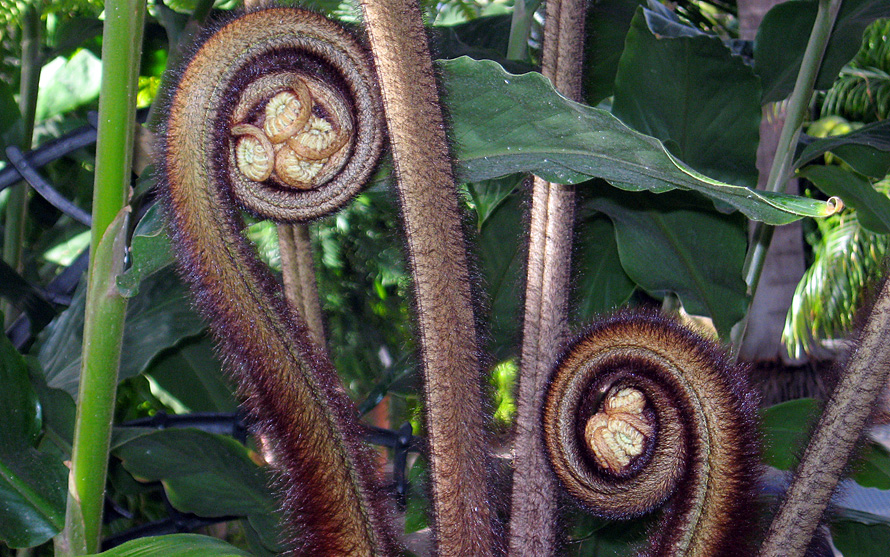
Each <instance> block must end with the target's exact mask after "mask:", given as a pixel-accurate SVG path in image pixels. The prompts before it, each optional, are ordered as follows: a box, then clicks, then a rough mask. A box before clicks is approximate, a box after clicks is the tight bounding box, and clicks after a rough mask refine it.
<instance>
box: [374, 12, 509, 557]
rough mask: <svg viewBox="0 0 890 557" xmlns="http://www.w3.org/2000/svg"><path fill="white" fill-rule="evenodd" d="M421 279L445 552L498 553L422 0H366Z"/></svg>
mask: <svg viewBox="0 0 890 557" xmlns="http://www.w3.org/2000/svg"><path fill="white" fill-rule="evenodd" d="M362 9H363V11H364V15H365V24H366V26H367V31H368V35H369V38H370V42H371V52H372V54H373V56H374V63H375V66H376V68H377V76H378V79H379V81H380V89H381V92H382V95H383V102H384V107H385V115H386V122H387V127H388V129H389V135H390V142H391V144H392V151H393V159H394V161H395V173H396V178H397V183H398V192H399V199H400V202H401V207H402V217H403V221H404V226H405V232H406V237H407V247H408V260H409V263H410V266H411V272H412V276H413V278H414V291H415V300H416V308H417V314H418V316H417V320H418V330H419V341H420V342H419V345H420V350H421V359H422V365H423V373H424V385H423V390H424V395H425V400H426V428H427V435H428V439H429V458H430V468H431V475H430V476H431V484H432V497H433V518H434V522H435V535H436V542H437V547H438V552H439V553H440V554H442V555H473V556H476V555H479V556H482V555H491V554H492V553H493V552H494V541H493V529H492V517H491V514H492V513H491V509H490V508H489V504H488V501H487V486H486V484H487V482H486V476H487V463H486V460H487V457H486V442H485V434H484V421H485V413H484V412H483V406H482V385H481V378H480V369H479V368H480V364H479V355H478V353H477V350H478V348H477V346H478V340H477V338H476V337H477V333H476V329H475V319H474V315H473V305H472V297H471V292H470V274H469V272H468V269H467V254H466V247H465V242H464V233H463V230H462V227H461V217H460V210H459V204H458V194H457V189H456V187H455V182H454V176H453V174H452V169H451V158H450V155H449V151H448V144H447V141H446V135H445V126H444V122H443V117H442V111H441V109H440V106H439V102H438V91H437V89H436V80H435V76H434V74H433V66H432V61H431V59H430V52H429V47H428V45H427V38H426V34H425V32H424V28H423V22H422V20H421V13H420V8H419V6H418V4H417V1H416V0H412V1H406V0H374V1H372V0H363V1H362Z"/></svg>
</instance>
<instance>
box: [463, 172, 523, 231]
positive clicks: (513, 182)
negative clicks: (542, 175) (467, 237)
mask: <svg viewBox="0 0 890 557" xmlns="http://www.w3.org/2000/svg"><path fill="white" fill-rule="evenodd" d="M521 181H522V177H520V176H505V177H504V178H498V179H495V180H484V181H482V182H477V183H475V184H467V189H468V190H469V193H470V198H471V199H472V201H473V208H474V209H476V222H477V225H476V228H478V229H481V228H482V227H483V226H484V225H485V221H486V220H488V217H489V216H491V214H492V213H493V212H494V211H495V209H497V208H498V207H500V206H501V203H503V202H504V200H506V199H507V198H508V197H509V196H510V194H512V193H513V192H514V191H515V190H516V188H517V187H518V186H519V184H520V182H521Z"/></svg>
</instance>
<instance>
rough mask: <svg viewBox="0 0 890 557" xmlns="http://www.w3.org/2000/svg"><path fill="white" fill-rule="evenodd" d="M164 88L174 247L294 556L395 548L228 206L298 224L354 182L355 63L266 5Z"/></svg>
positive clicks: (361, 461) (362, 172)
mask: <svg viewBox="0 0 890 557" xmlns="http://www.w3.org/2000/svg"><path fill="white" fill-rule="evenodd" d="M173 81H174V82H175V87H174V88H173V89H172V90H171V92H170V94H169V99H170V100H169V116H168V118H167V121H166V124H165V130H164V133H163V135H162V139H161V144H160V145H159V149H158V152H159V153H160V157H161V158H160V160H159V161H158V162H159V167H160V182H161V185H162V191H163V192H164V195H165V197H166V202H167V208H168V212H169V215H170V221H171V228H172V231H173V236H174V245H175V246H176V247H177V255H178V257H179V260H180V264H181V267H182V269H183V273H184V275H185V276H186V278H187V279H188V280H189V281H190V282H191V284H192V287H193V291H194V293H195V295H196V299H197V305H198V307H199V308H200V310H201V311H202V313H203V314H204V315H205V316H207V317H208V318H209V319H210V321H211V326H212V329H213V331H214V333H215V335H216V337H217V339H218V340H219V343H220V347H221V349H222V351H223V352H224V354H225V355H226V360H227V364H228V365H227V367H228V369H229V370H231V371H232V373H233V374H234V375H235V376H236V378H237V379H238V383H239V391H240V393H241V394H242V396H243V397H244V398H245V400H246V404H247V406H248V409H249V411H250V414H251V416H252V417H253V419H254V423H255V424H256V427H257V429H258V431H259V433H261V434H262V435H264V437H266V438H268V439H271V450H272V457H273V460H274V462H275V465H276V467H277V468H279V470H280V471H281V474H280V478H281V483H282V484H283V490H282V491H283V498H284V502H285V509H286V511H287V514H288V516H289V520H290V522H291V524H292V525H293V526H292V532H291V533H292V535H293V536H295V537H298V539H295V540H294V541H295V544H296V545H295V547H296V548H297V549H296V550H297V551H299V550H301V549H302V550H304V551H305V550H308V549H311V550H312V551H313V552H314V553H317V554H320V555H347V554H348V555H387V554H395V553H397V552H398V547H397V545H398V544H397V543H396V542H395V536H394V535H393V533H392V531H391V529H390V527H389V524H388V521H387V519H386V516H387V513H386V509H385V508H384V507H385V504H384V502H383V499H382V498H381V496H380V494H379V493H378V490H377V487H376V478H375V477H374V473H373V471H372V470H370V468H369V467H368V466H369V463H371V462H373V457H372V456H371V454H370V451H369V449H367V448H365V447H364V446H362V444H361V443H360V441H359V438H360V434H359V432H358V431H357V426H356V423H357V421H356V419H357V416H356V413H355V410H354V407H353V405H352V403H351V402H350V400H349V399H348V397H347V396H346V394H345V392H344V391H343V389H342V386H341V385H340V383H339V380H338V378H337V376H336V372H335V371H334V369H333V367H332V366H331V364H330V362H329V361H328V360H327V358H326V357H325V356H324V354H323V353H322V352H321V351H320V350H319V349H318V347H317V345H315V344H314V343H313V342H311V341H310V340H309V333H308V331H307V329H306V326H305V324H304V322H303V320H302V319H301V318H300V317H299V316H298V314H297V313H296V312H295V311H294V310H293V309H292V308H291V307H289V306H288V305H287V304H286V303H285V302H284V301H283V300H282V297H281V296H280V295H278V294H277V290H278V285H277V284H276V281H275V280H274V279H273V277H272V276H271V275H270V273H269V272H268V270H267V269H266V268H265V267H263V266H262V265H261V264H260V263H259V262H258V261H257V259H256V254H255V250H254V249H253V248H252V247H251V246H250V245H249V243H248V242H247V241H246V239H245V238H244V236H243V235H242V233H241V231H242V230H243V228H244V223H243V221H242V219H241V216H240V210H239V207H238V206H239V205H240V207H242V208H246V209H248V210H250V211H251V212H253V213H255V214H257V215H260V216H262V217H265V218H272V219H275V220H277V221H280V222H294V221H300V220H305V219H309V218H317V217H318V216H321V215H323V214H325V213H328V212H330V211H332V210H334V209H336V208H338V207H339V206H341V205H342V204H343V203H345V202H346V201H347V200H348V199H349V198H350V197H351V196H352V195H353V194H354V193H356V192H357V191H358V190H359V189H360V188H361V187H362V185H363V184H364V182H365V180H366V179H367V177H368V176H369V174H370V172H371V171H372V170H373V169H374V166H375V164H376V160H377V157H378V156H379V152H380V149H381V145H382V136H383V132H382V125H381V123H380V122H379V120H378V116H377V115H378V114H379V103H380V101H379V93H378V92H377V88H376V85H375V81H374V76H373V72H372V70H371V68H370V64H369V61H368V59H367V57H366V54H365V52H364V51H363V50H362V49H361V48H360V47H359V45H358V43H357V42H356V41H355V40H354V38H353V37H352V36H350V35H349V34H348V33H346V32H345V31H343V30H342V29H341V28H340V27H338V26H337V25H335V24H333V23H332V22H330V21H328V20H326V19H324V18H323V17H321V16H318V15H316V14H312V13H309V12H305V11H302V10H297V9H289V8H271V9H267V10H259V11H255V12H249V13H246V14H243V15H241V16H239V17H237V18H232V19H230V20H227V21H223V22H221V23H219V24H218V25H217V26H216V27H215V29H214V30H213V31H212V32H208V33H207V34H206V35H205V36H204V38H203V39H202V40H201V42H199V44H198V46H197V47H195V49H194V51H193V54H192V56H191V59H190V60H189V62H188V63H187V64H186V65H185V66H184V67H183V68H182V69H180V71H179V73H178V74H177V75H176V76H175V79H174V80H173ZM313 119H315V120H313ZM273 120H274V121H273ZM343 134H346V135H348V138H347V139H346V140H343V139H342V136H343ZM306 136H316V137H306ZM247 137H250V138H252V139H250V140H248V139H246V138H247ZM247 141H249V142H250V143H248V144H246V145H244V143H245V142H247ZM295 142H296V143H299V144H300V145H298V146H297V149H296V150H295V151H294V143H295ZM269 145H272V146H273V147H272V149H271V151H270V150H269V149H268V146H269ZM276 146H277V147H276ZM285 149H290V150H291V151H294V153H295V157H296V158H297V159H298V161H297V164H303V165H308V166H309V167H311V168H310V170H309V173H308V174H306V173H305V172H304V173H303V174H301V176H302V178H299V179H297V180H296V181H297V182H298V183H297V184H294V183H293V181H294V180H293V177H292V176H288V175H287V171H285V170H281V169H280V168H279V167H280V164H279V163H278V160H277V157H279V156H281V153H282V152H284V150H285ZM301 149H302V150H301ZM288 156H290V155H288ZM322 159H325V160H322ZM306 161H309V163H307V162H306ZM270 162H271V165H270V166H271V170H270V169H269V168H259V170H257V168H255V167H257V166H259V167H262V166H263V164H266V163H270ZM313 165H314V166H313ZM315 167H319V168H317V171H315V170H313V168H315ZM303 170H305V168H304V169H303Z"/></svg>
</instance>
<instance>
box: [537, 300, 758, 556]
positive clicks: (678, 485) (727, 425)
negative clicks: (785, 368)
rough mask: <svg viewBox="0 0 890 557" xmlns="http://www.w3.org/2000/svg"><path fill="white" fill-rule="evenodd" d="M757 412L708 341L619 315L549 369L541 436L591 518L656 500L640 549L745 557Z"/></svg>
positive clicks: (651, 320)
mask: <svg viewBox="0 0 890 557" xmlns="http://www.w3.org/2000/svg"><path fill="white" fill-rule="evenodd" d="M755 409H756V397H755V396H754V394H753V391H752V390H751V388H750V387H749V385H748V380H747V378H746V377H745V374H744V373H742V371H740V370H739V369H738V368H737V367H736V366H734V365H732V364H730V363H729V361H728V360H727V358H726V357H725V356H724V354H723V353H722V352H721V351H720V350H719V349H717V348H716V347H714V346H712V345H711V343H710V342H709V341H706V340H704V339H703V338H701V337H699V336H698V335H696V334H694V333H692V332H690V331H688V330H686V329H684V328H683V327H681V326H679V325H678V324H676V323H675V322H673V321H671V320H668V319H666V318H663V317H660V316H657V315H655V314H651V313H642V314H632V313H619V314H616V315H615V316H612V317H610V318H607V319H605V320H603V321H601V322H599V323H597V324H595V325H593V326H592V327H590V329H588V330H587V331H586V332H585V333H583V334H582V335H580V336H579V337H578V339H577V340H576V341H575V342H574V343H573V344H572V345H571V346H570V348H569V349H568V350H567V351H566V353H565V354H564V356H563V357H562V358H561V360H560V362H559V364H558V365H557V366H556V369H555V371H554V374H553V377H552V381H551V383H550V385H549V387H548V391H547V394H546V399H545V406H544V411H543V426H544V443H545V446H546V448H547V451H548V454H549V456H550V459H551V464H552V466H553V469H554V471H555V472H556V474H557V476H558V477H559V479H560V482H561V483H562V485H563V486H564V487H565V488H566V490H567V491H568V492H569V493H571V494H572V495H573V496H574V497H575V498H576V499H577V500H578V501H580V502H581V504H582V505H583V506H584V507H586V508H587V509H588V510H589V511H591V512H592V513H594V514H596V515H598V516H601V517H604V518H629V517H634V516H639V515H642V514H644V513H647V512H650V511H652V510H654V509H656V508H658V507H659V506H661V505H663V508H664V510H663V513H662V518H661V521H660V522H659V523H658V524H657V525H656V526H655V527H654V528H653V531H652V535H651V536H650V545H649V548H648V550H647V552H646V554H647V555H664V556H677V555H701V556H710V557H713V556H717V555H743V554H745V552H746V550H750V547H749V545H748V543H750V535H751V526H752V520H751V517H752V516H754V515H755V511H754V510H753V509H752V505H753V498H752V490H753V488H754V486H755V483H756V478H757V470H758V451H757V437H756V420H755ZM746 542H747V543H746Z"/></svg>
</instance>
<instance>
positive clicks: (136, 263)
mask: <svg viewBox="0 0 890 557" xmlns="http://www.w3.org/2000/svg"><path fill="white" fill-rule="evenodd" d="M130 258H131V261H132V263H131V265H130V268H129V269H127V270H126V271H125V272H124V274H122V275H121V276H119V277H118V279H117V285H118V288H120V291H121V294H123V295H124V296H126V297H128V298H129V297H133V296H135V295H136V294H137V293H138V292H139V284H140V283H141V282H142V281H143V280H145V279H146V278H147V277H149V276H151V275H152V274H154V273H156V272H158V271H160V270H161V269H163V268H165V267H167V266H168V265H170V264H171V263H173V252H172V250H171V249H170V238H169V236H168V235H167V231H166V228H165V226H164V212H163V210H162V206H161V204H160V203H155V204H154V205H152V206H151V208H149V210H148V211H146V212H145V215H144V216H143V217H142V220H140V221H139V224H137V225H136V229H135V230H134V231H133V239H132V240H131V242H130Z"/></svg>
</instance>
